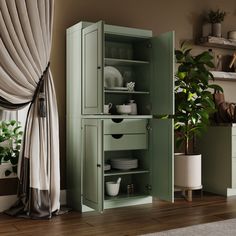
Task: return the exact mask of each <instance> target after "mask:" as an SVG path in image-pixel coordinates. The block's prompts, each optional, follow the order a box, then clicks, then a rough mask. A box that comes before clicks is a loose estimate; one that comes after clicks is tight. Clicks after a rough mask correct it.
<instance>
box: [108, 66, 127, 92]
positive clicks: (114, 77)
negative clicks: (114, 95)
mask: <svg viewBox="0 0 236 236" xmlns="http://www.w3.org/2000/svg"><path fill="white" fill-rule="evenodd" d="M104 86H105V88H108V89H110V88H111V87H113V88H114V87H115V88H116V87H122V86H123V77H122V75H121V73H120V72H119V71H118V70H117V69H116V68H115V67H113V66H105V68H104Z"/></svg>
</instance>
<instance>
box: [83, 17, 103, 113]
mask: <svg viewBox="0 0 236 236" xmlns="http://www.w3.org/2000/svg"><path fill="white" fill-rule="evenodd" d="M82 37H83V39H82V48H83V50H82V64H83V66H82V113H83V114H99V113H102V112H103V61H104V58H103V47H104V26H103V22H101V21H100V22H98V23H95V24H92V25H90V26H88V27H86V28H85V29H83V32H82Z"/></svg>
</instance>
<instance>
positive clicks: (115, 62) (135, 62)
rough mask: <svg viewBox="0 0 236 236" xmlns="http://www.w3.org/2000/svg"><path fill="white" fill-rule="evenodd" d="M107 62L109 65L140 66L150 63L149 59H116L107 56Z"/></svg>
mask: <svg viewBox="0 0 236 236" xmlns="http://www.w3.org/2000/svg"><path fill="white" fill-rule="evenodd" d="M105 64H106V65H107V66H118V65H119V66H129V65H130V66H135V65H137V66H139V65H148V64H149V61H138V60H128V59H116V58H105Z"/></svg>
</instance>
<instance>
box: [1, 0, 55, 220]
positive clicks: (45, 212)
mask: <svg viewBox="0 0 236 236" xmlns="http://www.w3.org/2000/svg"><path fill="white" fill-rule="evenodd" d="M53 9H54V0H0V33H1V39H0V59H1V60H0V65H1V68H0V107H5V108H7V109H16V108H20V107H23V106H25V105H27V104H29V103H30V107H29V110H28V117H27V121H26V126H25V132H24V142H23V147H22V154H21V158H20V160H19V164H18V177H19V189H18V197H19V201H18V202H17V203H16V205H15V206H13V207H12V208H11V209H10V210H9V211H8V213H9V214H12V215H14V214H23V215H27V216H29V217H31V218H42V217H46V218H49V217H51V215H52V213H53V212H57V211H58V210H59V207H60V202H59V195H60V173H59V138H58V137H59V134H58V132H59V131H58V111H57V103H56V94H55V89H54V84H53V80H52V74H51V72H50V68H49V61H50V51H51V42H52V23H53Z"/></svg>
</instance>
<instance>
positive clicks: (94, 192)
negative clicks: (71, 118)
mask: <svg viewBox="0 0 236 236" xmlns="http://www.w3.org/2000/svg"><path fill="white" fill-rule="evenodd" d="M102 122H103V121H102V120H100V119H83V120H82V138H83V150H82V157H83V170H82V173H83V174H82V176H83V177H82V179H83V183H82V186H83V187H82V200H83V204H84V205H86V206H88V207H90V208H92V209H94V210H97V211H100V212H101V211H103V174H102V173H103V164H102V163H103V148H102V147H103V146H102V143H103V141H102V138H101V137H103V135H102V132H103V131H102Z"/></svg>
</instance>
